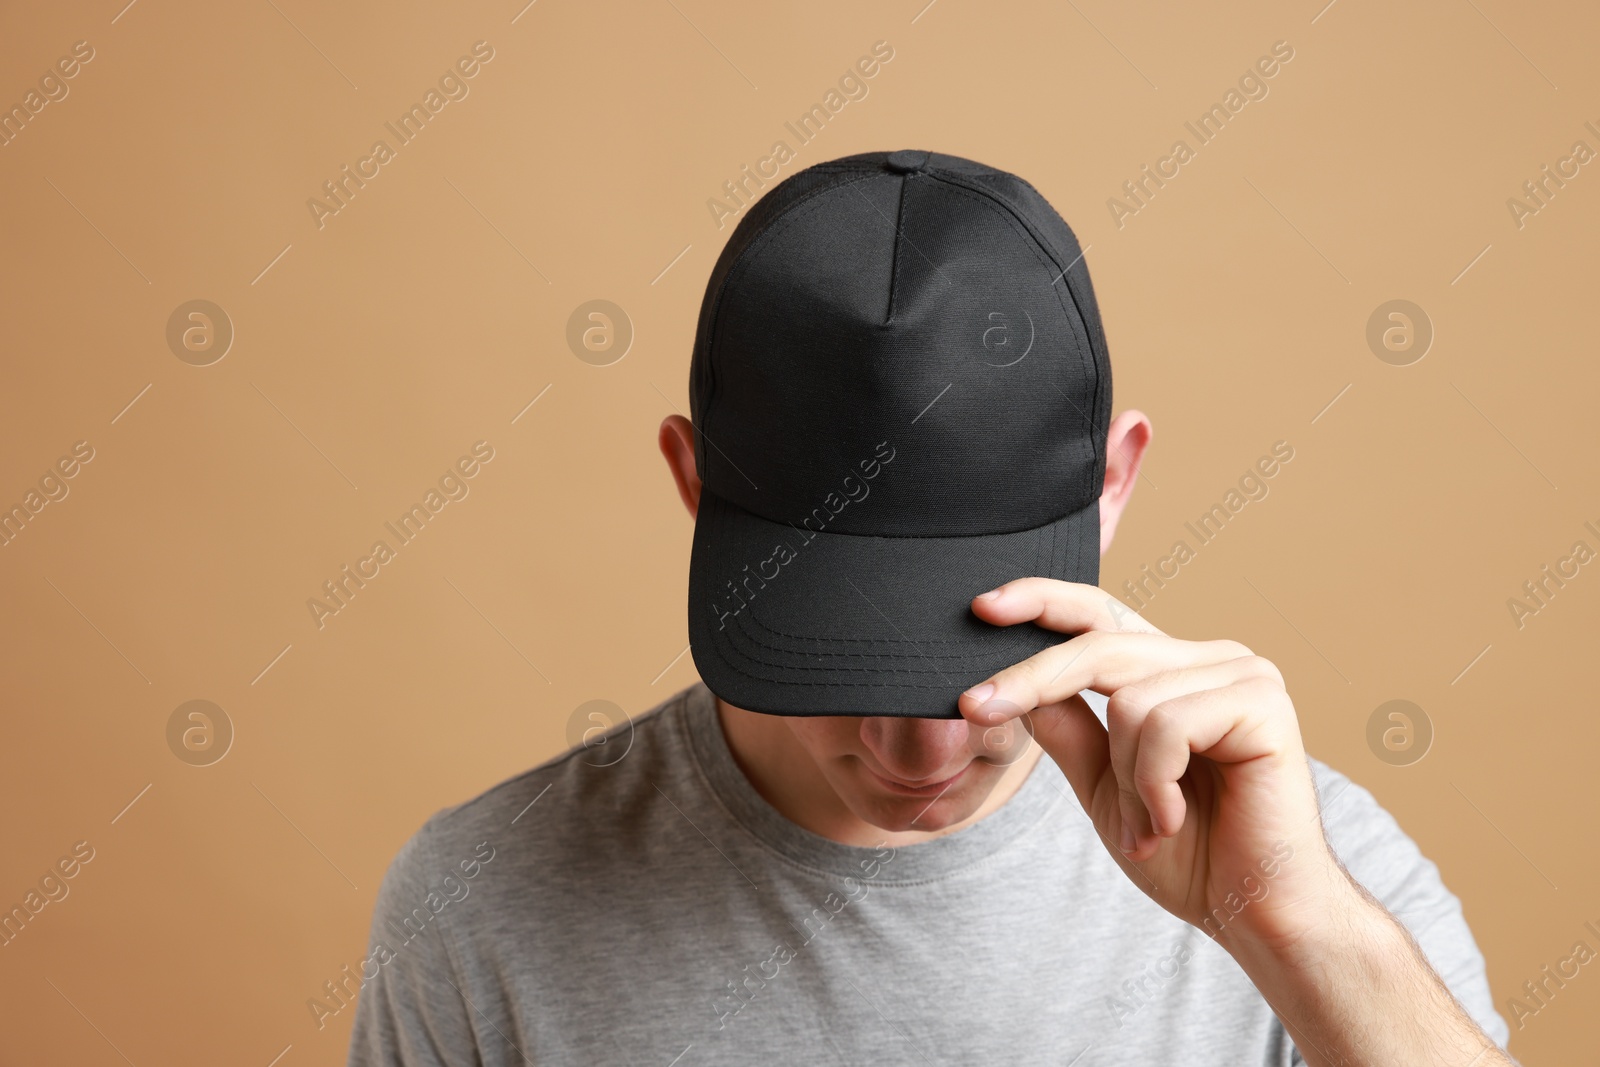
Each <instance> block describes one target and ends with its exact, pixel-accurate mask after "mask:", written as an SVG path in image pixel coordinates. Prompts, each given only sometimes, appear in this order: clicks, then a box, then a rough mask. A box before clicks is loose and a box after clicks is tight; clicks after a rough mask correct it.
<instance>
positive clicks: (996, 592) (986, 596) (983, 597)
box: [978, 589, 1001, 600]
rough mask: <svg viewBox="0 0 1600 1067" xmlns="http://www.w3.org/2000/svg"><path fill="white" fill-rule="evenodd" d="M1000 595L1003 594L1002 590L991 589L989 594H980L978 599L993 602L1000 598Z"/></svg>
mask: <svg viewBox="0 0 1600 1067" xmlns="http://www.w3.org/2000/svg"><path fill="white" fill-rule="evenodd" d="M1000 593H1001V590H999V589H991V590H989V591H988V592H987V593H979V594H978V599H979V600H993V599H994V598H995V597H997V596H999V595H1000Z"/></svg>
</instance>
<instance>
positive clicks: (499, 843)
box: [385, 683, 699, 888]
mask: <svg viewBox="0 0 1600 1067" xmlns="http://www.w3.org/2000/svg"><path fill="white" fill-rule="evenodd" d="M698 685H699V683H696V686H698ZM696 686H690V687H688V688H686V689H683V690H680V691H679V692H677V693H675V694H673V695H672V696H670V697H668V698H667V699H665V700H663V701H662V702H661V703H659V704H657V705H655V706H654V707H652V708H650V709H648V710H646V711H644V712H641V713H639V714H638V715H635V716H633V717H632V718H631V719H628V718H624V719H622V720H621V721H618V722H615V723H611V722H606V721H605V716H603V715H601V714H599V713H596V716H595V718H594V719H593V720H591V719H589V718H587V717H584V716H580V717H579V718H578V719H577V720H576V721H575V725H574V727H573V729H574V730H575V731H576V733H575V736H574V743H573V744H572V746H571V747H570V748H568V749H566V750H565V751H563V752H561V753H558V754H557V755H555V756H552V757H550V758H549V759H547V760H545V761H543V762H542V763H539V764H537V765H536V766H533V767H530V768H529V769H527V770H525V771H521V772H519V773H518V774H515V775H513V776H511V777H510V778H507V779H505V780H504V781H501V782H499V783H497V784H495V785H493V786H490V787H489V788H488V789H485V790H484V791H483V792H481V793H479V794H477V795H476V796H474V797H471V798H470V799H468V800H465V801H462V802H461V803H459V804H455V805H452V806H450V807H446V808H442V809H440V810H438V811H436V812H435V813H434V814H433V815H432V816H430V817H429V818H428V819H427V821H425V822H424V823H423V824H422V826H421V827H420V828H419V829H417V830H416V831H415V832H414V833H413V834H412V835H411V837H410V838H409V839H408V840H407V841H406V842H405V843H404V844H403V845H402V846H401V848H400V850H399V851H398V852H397V853H396V855H395V857H394V859H393V861H392V862H391V864H390V867H389V871H388V873H387V874H386V876H385V880H386V881H388V882H398V883H404V884H410V885H412V886H414V887H419V888H420V887H421V886H422V885H423V884H424V883H427V882H429V881H430V880H433V881H437V880H438V879H439V878H441V877H442V876H443V875H444V874H448V873H451V872H453V871H454V870H455V869H456V868H457V867H459V866H460V862H465V861H466V858H467V857H470V856H474V855H476V856H478V857H479V858H480V859H481V858H482V857H483V855H485V854H491V855H494V856H497V857H504V856H507V855H510V856H512V857H524V858H532V857H534V856H541V857H543V859H544V860H545V861H547V862H548V861H550V860H552V859H557V858H558V857H561V853H562V852H563V851H564V850H578V849H581V848H583V847H590V848H593V847H594V846H595V845H596V843H597V842H596V836H597V833H599V832H600V828H603V827H604V828H609V829H610V830H611V831H613V832H621V831H622V830H623V824H622V822H621V821H619V820H618V819H616V818H615V816H616V815H617V814H619V813H626V812H627V811H628V810H629V809H630V808H634V807H636V806H637V804H638V803H639V801H640V800H641V798H644V797H646V795H647V794H649V793H651V792H653V790H654V788H655V786H654V783H656V782H661V783H662V784H663V785H668V788H670V785H669V784H668V783H670V782H671V781H673V780H674V779H678V778H681V776H682V775H684V774H686V773H692V770H691V769H690V767H689V766H688V764H689V763H690V759H691V757H690V756H689V754H688V753H687V752H686V751H684V747H685V745H684V739H683V731H682V729H681V719H682V716H683V714H684V711H685V704H686V702H687V700H688V699H689V697H690V696H691V695H692V694H693V692H694V690H695V688H696ZM579 710H580V711H582V709H581V708H580V709H579ZM458 861H460V862H458ZM557 861H558V862H559V859H557ZM488 862H495V861H488ZM499 865H500V866H505V865H506V864H504V863H503V862H501V863H500V864H499Z"/></svg>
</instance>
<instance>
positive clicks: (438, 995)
mask: <svg viewBox="0 0 1600 1067" xmlns="http://www.w3.org/2000/svg"><path fill="white" fill-rule="evenodd" d="M432 826H433V823H432V820H430V821H429V823H428V824H427V825H425V826H423V827H422V829H420V830H419V831H417V833H416V834H415V835H413V836H412V837H411V839H410V840H408V841H407V842H406V843H405V844H404V845H403V846H401V848H400V851H399V852H398V853H397V854H396V855H395V858H394V859H393V860H392V861H391V862H390V864H389V869H388V871H387V872H386V873H385V874H384V877H383V884H382V885H381V886H380V887H379V889H378V899H377V903H376V904H375V905H374V906H373V910H372V929H371V933H370V935H369V937H368V941H367V945H368V955H367V957H366V959H365V960H364V961H363V963H362V967H363V971H362V977H363V978H367V976H368V975H372V972H373V970H374V969H376V971H377V974H376V975H375V976H373V977H371V978H370V979H368V980H366V981H365V983H364V984H363V985H362V987H361V993H360V996H359V998H358V999H357V1002H356V1017H355V1025H354V1029H353V1030H352V1032H351V1035H350V1056H349V1060H348V1063H349V1067H379V1065H383V1067H395V1065H399V1067H469V1065H470V1067H477V1065H478V1064H479V1063H480V1062H481V1060H480V1057H479V1054H478V1048H477V1042H476V1039H475V1038H474V1036H473V1029H472V1020H471V1016H470V1014H469V1011H470V1009H469V1008H468V1005H467V1004H466V1002H465V1000H464V998H463V996H462V994H461V993H460V991H459V989H458V987H459V986H460V985H461V984H462V983H461V979H460V977H459V975H458V973H457V970H456V968H455V966H454V964H453V962H452V953H451V950H450V945H449V931H448V930H447V929H445V928H444V926H443V925H442V921H443V920H444V919H445V918H447V917H448V916H447V915H441V914H437V913H435V912H434V911H433V910H432V908H431V907H430V902H429V896H430V889H433V890H436V889H437V888H438V886H437V880H438V879H439V878H441V877H442V876H444V875H447V874H450V873H451V872H450V871H449V870H448V869H447V868H446V867H444V866H442V865H441V864H437V863H435V862H434V860H433V855H432V848H431V837H430V833H431V830H432ZM430 883H433V884H430ZM433 899H434V901H438V900H439V899H440V898H439V896H438V894H437V893H436V892H435V893H434V894H433Z"/></svg>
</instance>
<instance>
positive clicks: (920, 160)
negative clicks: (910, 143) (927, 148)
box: [883, 148, 928, 174]
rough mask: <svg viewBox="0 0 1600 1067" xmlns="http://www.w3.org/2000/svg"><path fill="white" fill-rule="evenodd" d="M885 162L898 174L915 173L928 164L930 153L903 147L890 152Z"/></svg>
mask: <svg viewBox="0 0 1600 1067" xmlns="http://www.w3.org/2000/svg"><path fill="white" fill-rule="evenodd" d="M883 163H884V166H886V167H888V168H889V169H890V170H892V171H894V172H895V173H896V174H915V173H917V172H918V171H920V170H921V169H922V168H923V167H925V166H927V164H928V153H926V152H920V151H917V150H916V149H912V148H902V149H901V150H900V151H898V152H890V153H889V155H888V156H887V157H886V158H885V159H884V161H883Z"/></svg>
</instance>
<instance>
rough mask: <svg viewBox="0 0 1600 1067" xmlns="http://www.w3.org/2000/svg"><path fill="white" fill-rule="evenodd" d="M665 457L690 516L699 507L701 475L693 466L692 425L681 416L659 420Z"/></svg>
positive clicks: (660, 439)
mask: <svg viewBox="0 0 1600 1067" xmlns="http://www.w3.org/2000/svg"><path fill="white" fill-rule="evenodd" d="M656 443H657V444H658V445H659V446H660V448H661V454H662V455H663V456H665V457H666V460H667V467H668V469H670V470H671V471H672V480H673V481H675V482H677V483H678V497H679V499H681V500H682V501H683V506H684V507H686V508H688V509H689V517H690V518H691V519H692V518H694V517H695V514H696V513H697V512H698V511H699V510H700V474H699V472H698V471H696V470H695V466H694V424H693V423H691V422H690V421H689V420H688V419H686V418H684V417H683V416H682V415H668V416H667V417H666V418H664V419H662V420H661V430H660V432H659V433H658V434H657V442H656Z"/></svg>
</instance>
